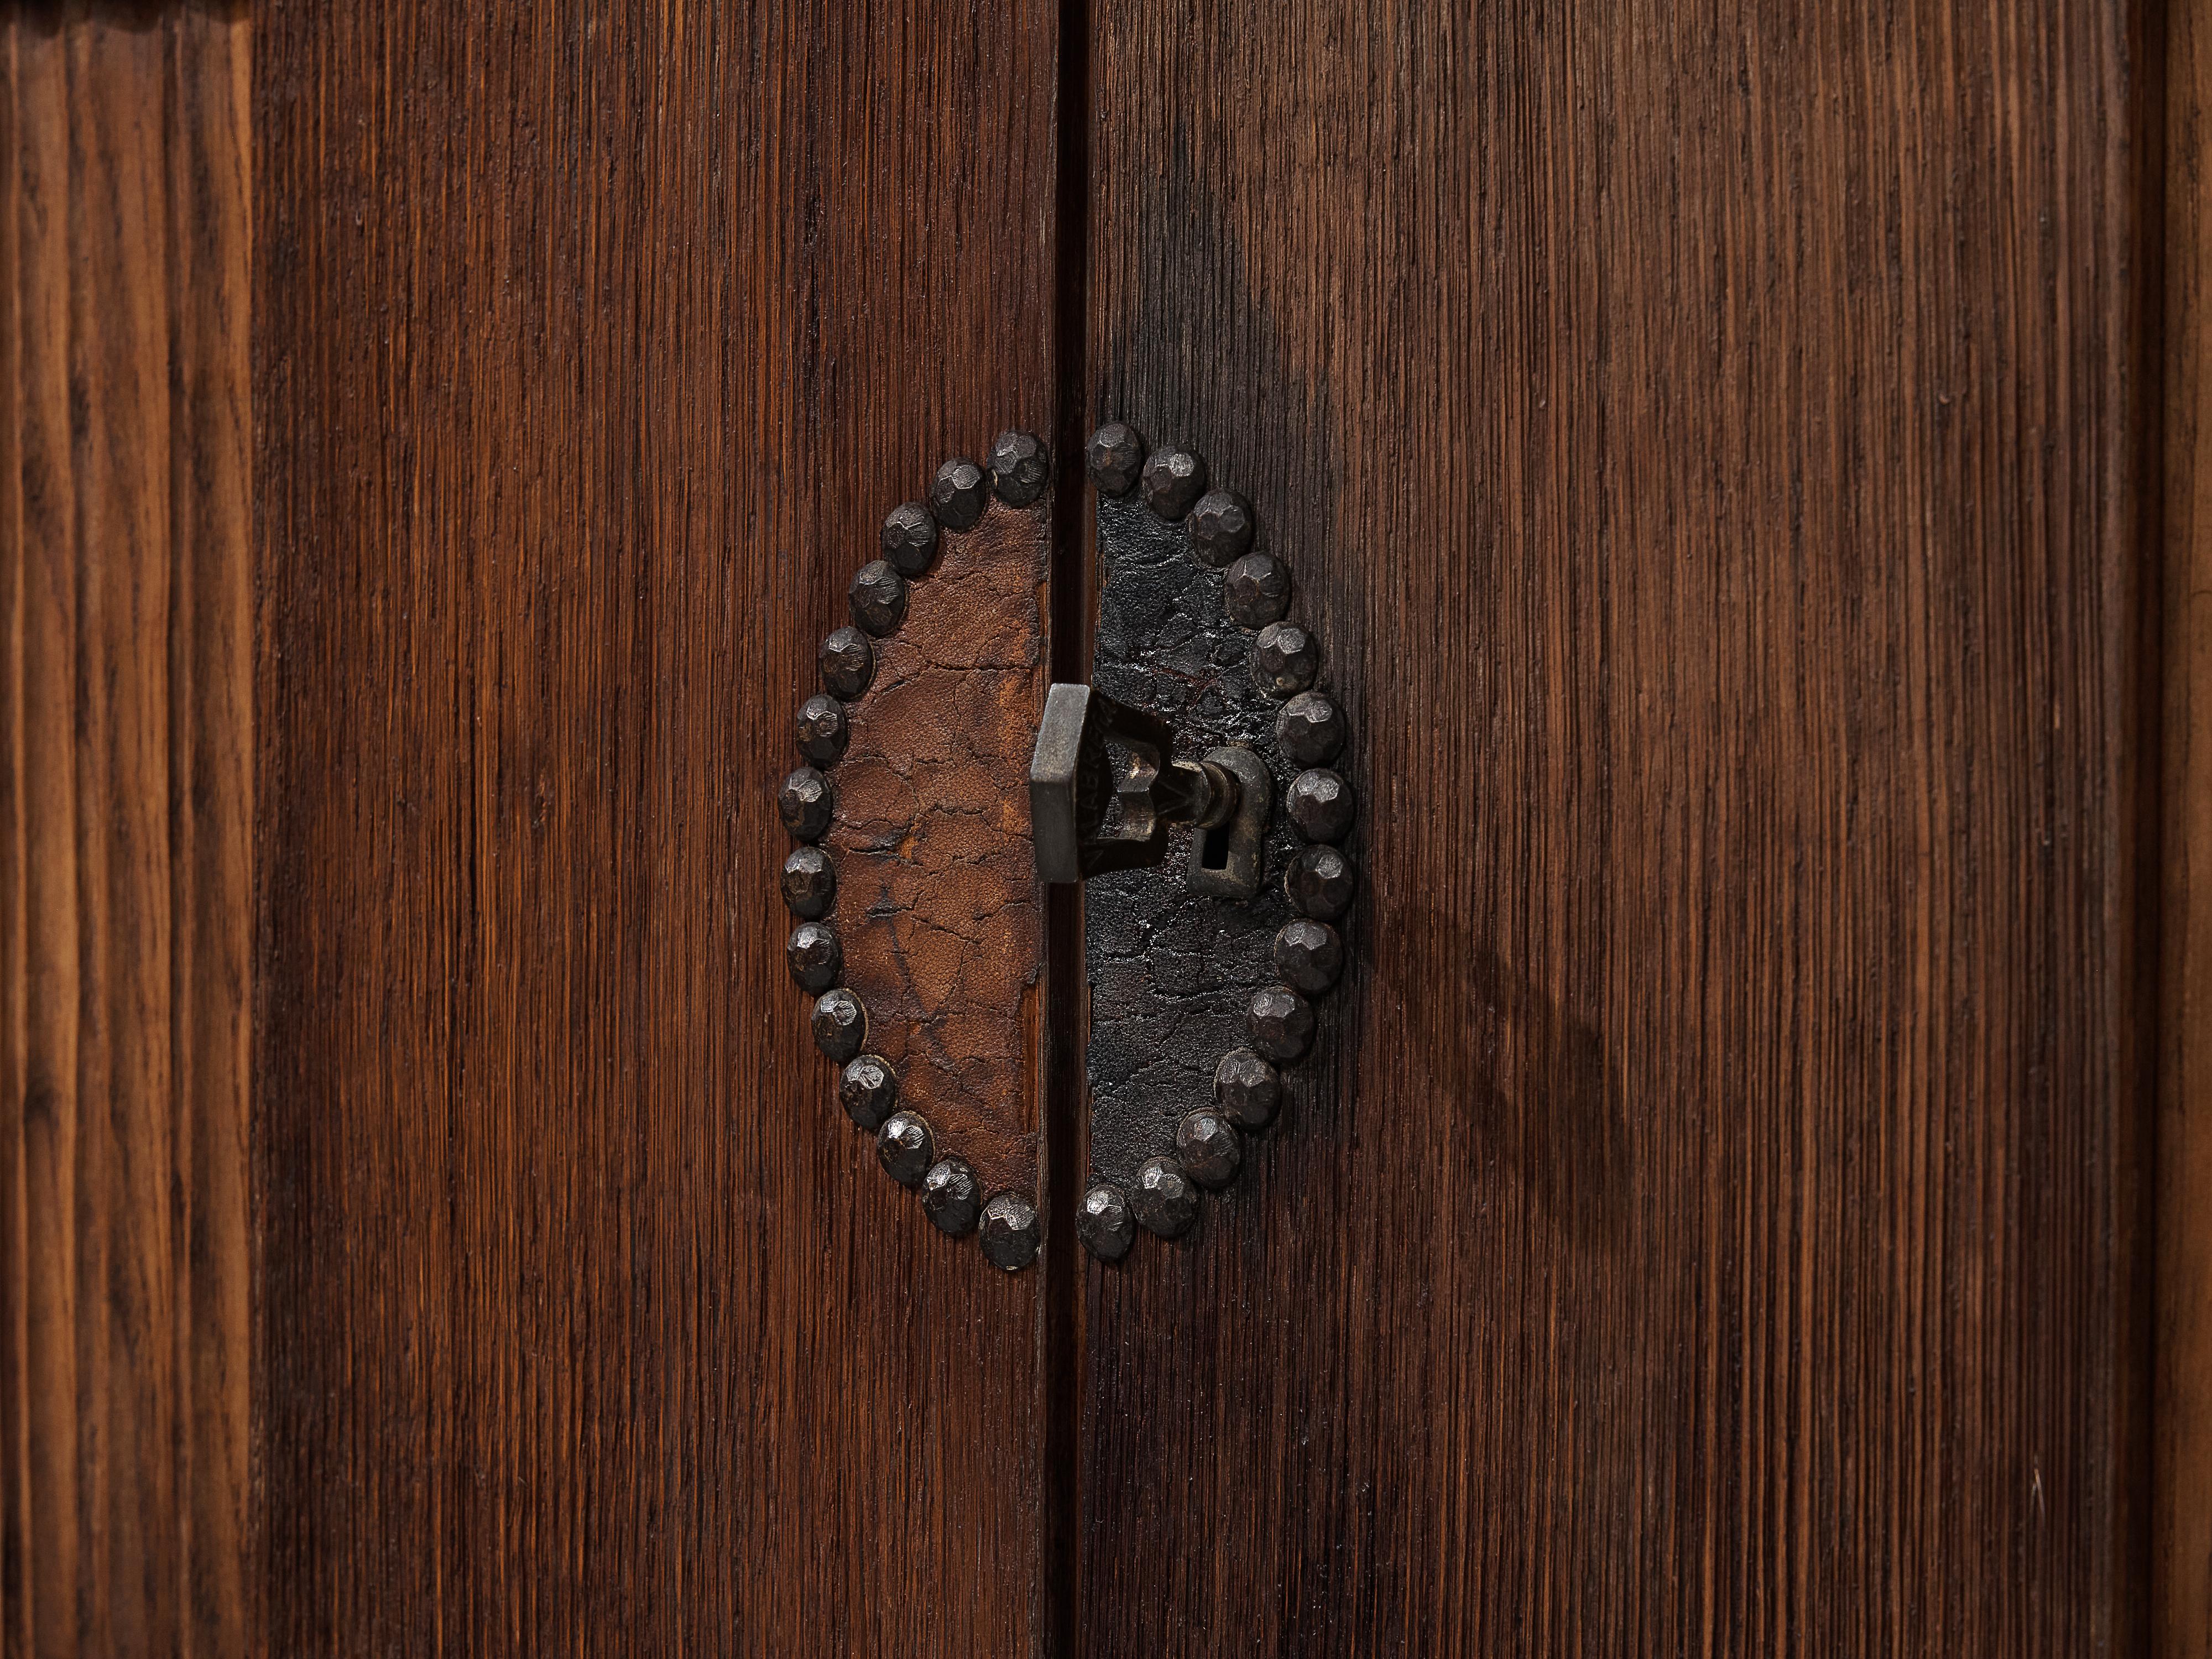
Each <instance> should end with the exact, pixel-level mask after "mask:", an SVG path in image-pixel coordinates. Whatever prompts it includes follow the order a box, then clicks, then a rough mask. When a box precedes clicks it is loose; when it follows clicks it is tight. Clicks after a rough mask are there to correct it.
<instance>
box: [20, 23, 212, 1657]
mask: <svg viewBox="0 0 2212 1659" xmlns="http://www.w3.org/2000/svg"><path fill="white" fill-rule="evenodd" d="M0 61H4V73H0V82H4V84H0V100H4V113H0V272H4V276H0V306H4V308H5V325H4V339H0V386H4V388H5V390H4V394H3V395H0V524H4V526H5V556H4V568H0V686H4V692H0V707H4V709H5V711H6V712H5V738H4V744H0V951H4V972H0V986H4V991H5V995H6V1005H5V1018H4V1020H0V1075H4V1079H5V1082H4V1085H0V1086H4V1087H5V1090H6V1092H7V1097H8V1110H7V1114H6V1118H5V1126H6V1133H5V1134H4V1135H0V1233H4V1238H5V1243H4V1244H0V1297H4V1306H5V1326H4V1334H0V1361H4V1370H0V1433H4V1439H5V1450H4V1452H0V1508H4V1513H3V1514H0V1578H3V1579H4V1583H5V1594H4V1596H0V1644H4V1646H5V1648H6V1650H7V1651H8V1652H9V1653H10V1654H19V1653H20V1654H24V1655H32V1654H53V1655H76V1654H81V1653H100V1654H114V1655H118V1656H123V1655H135V1654H152V1653H162V1654H167V1653H204V1654H235V1653H240V1652H243V1651H245V1650H246V1644H247V1641H248V1638H249V1630H250V1607H249V1603H248V1601H247V1600H246V1593H245V1582H246V1580H245V1574H246V1559H247V1553H248V1551H249V1548H250V1533H251V1521H250V1516H249V1501H248V1492H247V1484H248V1453H247V1448H246V1422H247V1415H248V1389H249V1376H248V1362H249V1357H250V1333H249V1330H248V1326H247V1315H246V1299H247V1294H248V1289H249V1274H250V1261H249V1256H248V1238H247V1211H246V1180H247V1164H246V1115H247V1101H246V1055H247V1039H248V1030H249V1021H250V1004H249V997H248V991H247V972H248V956H249V947H250V944H251V939H252V907H251V870H250V860H249V854H250V845H251V838H250V833H249V825H250V823H251V820H252V793H251V790H252V767H251V762H250V752H249V751H250V738H251V715H252V708H251V702H250V692H251V685H252V678H251V665H252V655H251V647H250V632H251V620H250V619H251V605H250V589H249V569H250V564H251V549H250V541H249V538H250V524H249V517H248V508H247V494H246V490H247V473H246V447H247V444H248V442H249V440H250V431H249V422H248V415H247V389H248V363H247V357H246V324H247V304H248V299H249V287H248V281H247V264H248V258H249V237H248V225H249V190H248V185H247V178H246V159H247V158H246V115H247V100H246V75H247V70H248V59H247V49H246V36H245V26H244V24H243V22H242V21H240V19H238V18H236V17H234V16H231V15H227V14H225V13H224V12H222V11H221V10H190V11H180V12H179V13H177V14H175V15H164V16H161V17H158V18H156V17H151V16H132V15H124V14H118V13H115V12H113V11H112V10H100V11H91V10H88V9H85V8H82V7H52V8H32V9H11V10H10V11H9V13H8V15H6V16H4V17H0Z"/></svg>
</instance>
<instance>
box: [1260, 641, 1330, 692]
mask: <svg viewBox="0 0 2212 1659" xmlns="http://www.w3.org/2000/svg"><path fill="white" fill-rule="evenodd" d="M1320 672H1321V647H1319V646H1317V645H1316V644H1315V643H1314V637H1313V635H1310V634H1309V633H1307V632H1306V630H1305V629H1303V628H1300V627H1299V626H1298V625H1297V623H1268V624H1267V626H1266V627H1265V628H1263V629H1261V630H1260V637H1259V638H1258V639H1257V640H1255V641H1253V644H1252V684H1255V685H1256V686H1258V687H1259V688H1260V690H1262V691H1264V692H1266V693H1267V695H1268V696H1271V697H1287V696H1291V695H1292V694H1294V693H1296V692H1299V691H1303V690H1305V689H1306V688H1307V687H1308V686H1310V685H1311V684H1313V683H1314V677H1315V676H1316V675H1317V674H1319V673H1320Z"/></svg>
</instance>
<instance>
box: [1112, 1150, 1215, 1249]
mask: <svg viewBox="0 0 2212 1659" xmlns="http://www.w3.org/2000/svg"><path fill="white" fill-rule="evenodd" d="M1129 1208H1130V1210H1131V1212H1133V1214H1134V1215H1135V1216H1136V1218H1137V1222H1138V1225H1139V1226H1141V1227H1143V1228H1144V1230H1145V1231H1146V1232H1148V1233H1152V1234H1154V1235H1155V1236H1157V1237H1161V1238H1181V1237H1182V1236H1183V1235H1184V1234H1185V1233H1187V1232H1188V1231H1190V1224H1191V1223H1192V1222H1194V1221H1195V1220H1197V1219H1198V1188H1195V1187H1194V1186H1193V1185H1192V1184H1191V1181H1190V1177H1189V1176H1187V1175H1185V1174H1184V1173H1183V1172H1182V1166H1181V1165H1179V1164H1176V1161H1175V1160H1174V1159H1173V1158H1146V1160H1145V1161H1144V1163H1143V1164H1139V1166H1138V1169H1137V1181H1136V1185H1135V1186H1134V1187H1133V1188H1132V1189H1131V1191H1130V1194H1129Z"/></svg>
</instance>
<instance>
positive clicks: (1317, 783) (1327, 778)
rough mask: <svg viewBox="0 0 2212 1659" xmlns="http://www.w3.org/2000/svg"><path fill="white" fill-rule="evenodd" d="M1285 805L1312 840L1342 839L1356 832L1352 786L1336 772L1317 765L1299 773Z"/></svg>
mask: <svg viewBox="0 0 2212 1659" xmlns="http://www.w3.org/2000/svg"><path fill="white" fill-rule="evenodd" d="M1283 804H1284V806H1285V809H1286V810H1287V811H1289V813H1290V815H1291V823H1293V824H1295V825H1296V826H1297V831H1298V833H1299V834H1300V835H1302V836H1304V837H1305V838H1306V839H1307V840H1308V841H1331V842H1334V841H1342V840H1343V839H1344V838H1345V837H1346V836H1348V835H1350V834H1351V833H1352V788H1351V786H1350V785H1348V784H1346V782H1345V781H1344V780H1343V779H1342V778H1340V777H1339V776H1337V775H1336V774H1335V773H1334V772H1330V771H1327V770H1324V769H1321V768H1318V767H1316V769H1313V770H1312V771H1310V772H1301V773H1299V774H1298V775H1297V777H1295V778H1293V779H1291V787H1290V788H1289V790H1288V791H1287V792H1286V793H1285V796H1284V800H1283Z"/></svg>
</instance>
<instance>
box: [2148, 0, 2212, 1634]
mask: <svg viewBox="0 0 2212 1659" xmlns="http://www.w3.org/2000/svg"><path fill="white" fill-rule="evenodd" d="M2201 13H2202V8H2200V7H2195V6H2186V5H2179V6H2174V7H2172V8H2170V9H2169V10H2168V12H2167V30H2168V33H2167V40H2166V114H2167V118H2166V354H2165V359H2166V498H2165V508H2166V522H2165V542H2166V592H2165V599H2166V617H2165V620H2166V653H2165V655H2166V842H2165V866H2166V897H2167V902H2166V999H2165V1006H2164V1008H2163V1010H2162V1011H2161V1012H2162V1014H2163V1031H2164V1042H2163V1044H2162V1047H2161V1051H2160V1073H2161V1077H2162V1080H2163V1086H2162V1089H2161V1091H2160V1122H2159V1148H2158V1150H2159V1166H2160V1190H2159V1302H2158V1332H2159V1343H2160V1354H2159V1358H2160V1364H2159V1379H2158V1382H2159V1407H2158V1439H2157V1451H2156V1455H2155V1457H2154V1471H2155V1479H2156V1481H2157V1486H2158V1491H2157V1497H2156V1502H2157V1511H2158V1513H2157V1558H2156V1563H2155V1565H2156V1570H2157V1575H2158V1614H2157V1618H2158V1626H2157V1644H2156V1649H2155V1650H2156V1651H2157V1653H2158V1654H2159V1655H2160V1659H2212V24H2208V23H2207V21H2205V19H2204V18H2203V16H2202V15H2201Z"/></svg>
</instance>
